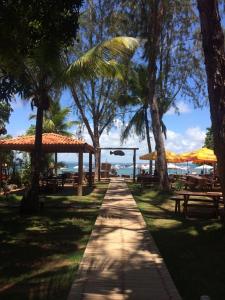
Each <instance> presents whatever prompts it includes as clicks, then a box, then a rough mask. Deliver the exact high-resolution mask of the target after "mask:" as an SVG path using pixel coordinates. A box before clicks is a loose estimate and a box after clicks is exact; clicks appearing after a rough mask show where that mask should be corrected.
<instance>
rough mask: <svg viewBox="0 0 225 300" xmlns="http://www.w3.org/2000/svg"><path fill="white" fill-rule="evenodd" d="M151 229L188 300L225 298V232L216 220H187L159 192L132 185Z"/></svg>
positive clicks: (181, 291) (172, 203)
mask: <svg viewBox="0 0 225 300" xmlns="http://www.w3.org/2000/svg"><path fill="white" fill-rule="evenodd" d="M130 188H131V190H132V192H133V195H134V197H135V199H136V201H137V203H138V206H139V208H140V210H141V212H142V214H143V216H144V218H145V221H146V223H147V225H148V228H149V230H150V231H151V234H152V236H153V237H154V239H155V241H156V244H157V246H158V248H159V251H160V253H161V255H162V256H163V258H164V260H165V262H166V265H167V267H168V269H169V272H170V274H171V275H172V277H173V279H174V282H175V284H176V286H177V288H178V290H179V292H180V294H181V296H182V299H184V300H199V299H200V296H201V295H209V296H210V299H211V300H224V299H225V231H224V227H223V226H222V224H221V223H220V222H219V221H218V220H215V219H212V218H207V217H205V218H202V217H200V216H196V215H195V218H190V219H184V218H183V216H180V217H178V216H177V215H175V214H174V202H173V201H171V200H169V199H168V198H169V195H168V194H163V193H160V192H159V191H157V190H155V191H154V190H150V189H145V190H144V191H143V192H141V191H140V189H139V187H138V185H130Z"/></svg>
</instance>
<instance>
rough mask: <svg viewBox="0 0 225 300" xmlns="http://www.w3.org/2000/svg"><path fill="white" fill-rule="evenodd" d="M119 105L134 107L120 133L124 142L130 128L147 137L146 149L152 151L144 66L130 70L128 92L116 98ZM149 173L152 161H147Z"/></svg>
mask: <svg viewBox="0 0 225 300" xmlns="http://www.w3.org/2000/svg"><path fill="white" fill-rule="evenodd" d="M117 101H118V104H119V105H120V106H122V107H123V106H127V105H131V106H133V107H135V111H134V114H133V115H132V117H131V118H130V120H129V121H128V124H127V126H126V127H125V128H124V130H123V131H122V134H121V141H122V142H124V141H125V140H126V139H128V137H129V136H130V135H131V132H132V129H134V132H135V133H136V135H137V136H139V137H140V138H141V139H142V140H144V139H145V138H146V139H147V145H148V151H149V153H150V152H152V146H151V138H150V127H151V126H150V122H151V121H150V118H149V104H148V85H147V70H146V68H145V67H144V66H141V65H139V66H137V67H136V68H134V69H132V70H131V73H130V76H129V79H128V93H127V94H126V95H121V96H119V97H118V99H117ZM149 173H150V174H152V161H149Z"/></svg>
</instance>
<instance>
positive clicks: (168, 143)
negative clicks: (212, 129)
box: [59, 127, 205, 163]
mask: <svg viewBox="0 0 225 300" xmlns="http://www.w3.org/2000/svg"><path fill="white" fill-rule="evenodd" d="M83 138H84V140H85V141H86V142H87V143H89V144H91V145H92V141H91V138H90V136H89V134H88V132H87V130H86V129H85V130H84V132H83ZM204 139H205V131H204V130H201V128H199V127H190V128H188V129H187V130H186V131H185V132H184V133H183V134H181V133H178V132H175V131H172V130H167V139H166V140H165V147H166V149H168V150H171V151H174V152H176V153H181V152H187V151H192V150H195V149H198V148H201V147H202V145H203V143H204ZM100 145H101V147H102V148H104V147H107V148H108V147H115V148H116V147H118V148H119V147H131V148H132V147H137V148H139V150H138V151H137V162H142V161H139V156H141V155H143V154H145V153H148V147H147V143H146V140H144V141H140V140H139V137H137V136H136V135H133V136H131V137H130V138H129V139H128V140H127V141H126V142H125V143H123V144H121V141H120V130H119V129H118V128H117V129H115V128H114V129H112V130H111V131H110V132H109V133H107V132H104V133H103V134H102V136H101V139H100ZM152 149H153V150H154V149H155V143H154V140H153V139H152ZM124 152H125V156H115V155H110V150H102V162H106V161H108V162H112V163H113V162H121V163H132V161H133V151H124ZM59 159H60V160H64V161H74V162H75V161H77V154H74V153H72V154H60V155H59ZM84 160H85V161H88V156H86V157H84Z"/></svg>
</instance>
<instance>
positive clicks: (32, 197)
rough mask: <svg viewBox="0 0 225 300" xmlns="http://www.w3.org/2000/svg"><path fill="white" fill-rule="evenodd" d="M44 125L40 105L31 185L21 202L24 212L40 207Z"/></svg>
mask: <svg viewBox="0 0 225 300" xmlns="http://www.w3.org/2000/svg"><path fill="white" fill-rule="evenodd" d="M42 125H43V108H42V107H41V106H38V108H37V119H36V131H35V143H34V152H33V154H32V166H31V167H32V170H31V172H32V174H31V186H30V188H29V190H28V192H27V194H26V195H25V196H24V197H23V200H22V202H21V211H22V212H27V213H30V212H36V211H38V209H39V179H40V165H41V158H42Z"/></svg>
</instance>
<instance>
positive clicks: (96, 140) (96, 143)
mask: <svg viewBox="0 0 225 300" xmlns="http://www.w3.org/2000/svg"><path fill="white" fill-rule="evenodd" d="M93 145H94V148H95V154H94V155H95V179H96V180H98V179H99V178H98V177H99V176H98V174H99V172H100V171H101V169H100V168H101V162H100V160H99V159H100V153H101V151H100V150H99V147H100V143H99V136H98V134H97V133H94V141H93ZM99 162H100V163H99Z"/></svg>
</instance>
